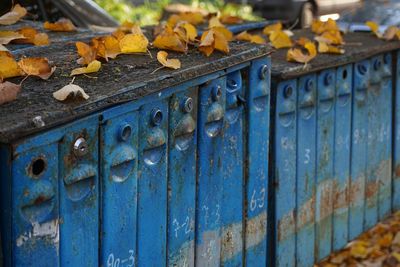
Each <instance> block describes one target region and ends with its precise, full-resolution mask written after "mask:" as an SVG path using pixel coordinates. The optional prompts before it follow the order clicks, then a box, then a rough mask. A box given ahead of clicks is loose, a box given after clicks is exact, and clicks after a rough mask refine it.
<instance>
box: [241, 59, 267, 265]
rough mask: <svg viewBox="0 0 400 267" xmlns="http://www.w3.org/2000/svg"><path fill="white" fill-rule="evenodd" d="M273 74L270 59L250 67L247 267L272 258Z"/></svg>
mask: <svg viewBox="0 0 400 267" xmlns="http://www.w3.org/2000/svg"><path fill="white" fill-rule="evenodd" d="M270 70H271V60H270V58H267V57H263V58H260V59H257V60H254V61H253V62H252V63H251V65H250V68H249V73H248V88H247V90H246V91H247V98H246V99H247V109H246V110H247V114H246V118H247V125H246V124H245V125H246V127H247V147H246V149H247V174H246V176H245V177H246V185H245V186H246V188H245V190H246V191H245V193H246V201H245V203H247V205H246V206H245V211H246V213H245V214H246V215H247V216H246V217H245V221H244V228H245V239H244V242H245V244H244V248H245V263H244V264H245V266H265V265H266V261H267V258H269V257H272V255H268V254H267V214H268V204H269V203H268V186H269V175H268V162H269V137H270V133H269V129H270V123H269V122H270V118H269V116H270V98H271V97H270V93H271V92H270V86H271V76H270V74H271V72H270ZM270 236H271V237H272V233H270ZM268 260H269V259H268Z"/></svg>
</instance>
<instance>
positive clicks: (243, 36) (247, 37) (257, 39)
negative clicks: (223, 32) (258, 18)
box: [235, 31, 266, 44]
mask: <svg viewBox="0 0 400 267" xmlns="http://www.w3.org/2000/svg"><path fill="white" fill-rule="evenodd" d="M235 39H236V40H239V41H248V42H251V43H255V44H266V41H265V39H264V38H263V37H262V36H261V35H258V34H250V33H248V32H247V31H244V32H241V33H239V34H238V35H236V36H235Z"/></svg>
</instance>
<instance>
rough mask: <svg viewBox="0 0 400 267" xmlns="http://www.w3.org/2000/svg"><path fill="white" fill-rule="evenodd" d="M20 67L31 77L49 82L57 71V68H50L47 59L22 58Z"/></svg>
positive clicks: (19, 62) (19, 63)
mask: <svg viewBox="0 0 400 267" xmlns="http://www.w3.org/2000/svg"><path fill="white" fill-rule="evenodd" d="M18 66H19V67H20V68H21V70H22V71H23V72H24V73H25V74H27V75H29V76H37V77H40V78H41V79H43V80H47V79H48V78H50V76H51V75H52V74H53V73H54V71H55V70H56V67H55V66H54V67H50V64H49V61H48V59H47V58H43V57H30V58H22V59H21V60H20V61H18Z"/></svg>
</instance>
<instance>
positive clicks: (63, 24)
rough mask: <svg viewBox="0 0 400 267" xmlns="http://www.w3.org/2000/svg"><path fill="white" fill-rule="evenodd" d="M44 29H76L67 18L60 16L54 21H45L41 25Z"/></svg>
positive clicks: (63, 30)
mask: <svg viewBox="0 0 400 267" xmlns="http://www.w3.org/2000/svg"><path fill="white" fill-rule="evenodd" d="M43 27H44V28H45V29H46V30H49V31H54V32H73V31H76V27H75V26H74V24H73V23H72V21H70V20H69V19H65V18H61V19H59V20H58V21H57V22H55V23H50V22H48V21H46V22H45V23H44V25H43Z"/></svg>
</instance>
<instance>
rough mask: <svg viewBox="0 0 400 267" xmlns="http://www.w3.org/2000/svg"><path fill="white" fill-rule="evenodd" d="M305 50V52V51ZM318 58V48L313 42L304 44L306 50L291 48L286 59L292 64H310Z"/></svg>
mask: <svg viewBox="0 0 400 267" xmlns="http://www.w3.org/2000/svg"><path fill="white" fill-rule="evenodd" d="M303 50H305V51H306V52H305V51H303ZM316 56H317V48H316V47H315V44H314V43H313V42H308V43H306V44H304V48H296V47H295V48H291V49H289V50H288V52H287V55H286V58H287V60H288V61H291V62H298V63H305V64H306V63H308V62H310V61H311V60H312V59H313V58H315V57H316Z"/></svg>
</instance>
